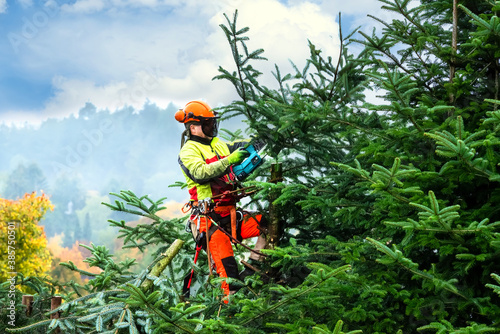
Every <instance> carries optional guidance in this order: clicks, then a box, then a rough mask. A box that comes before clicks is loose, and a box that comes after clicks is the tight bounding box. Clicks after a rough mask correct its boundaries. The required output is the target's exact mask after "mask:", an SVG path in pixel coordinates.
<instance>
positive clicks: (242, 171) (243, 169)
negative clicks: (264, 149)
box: [233, 145, 264, 181]
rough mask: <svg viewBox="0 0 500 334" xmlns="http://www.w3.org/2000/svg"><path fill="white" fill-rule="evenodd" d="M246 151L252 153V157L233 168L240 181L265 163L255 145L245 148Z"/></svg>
mask: <svg viewBox="0 0 500 334" xmlns="http://www.w3.org/2000/svg"><path fill="white" fill-rule="evenodd" d="M245 150H246V151H248V153H250V156H248V158H246V159H245V160H243V162H242V163H241V164H239V165H236V166H233V174H234V176H235V177H236V178H237V179H238V180H239V181H243V180H244V179H246V178H247V177H248V175H250V174H251V173H252V172H253V171H254V170H255V169H256V168H257V167H259V166H260V165H261V164H262V163H263V162H264V160H262V158H261V157H260V155H259V153H257V151H256V150H255V147H254V146H253V145H248V146H247V147H245Z"/></svg>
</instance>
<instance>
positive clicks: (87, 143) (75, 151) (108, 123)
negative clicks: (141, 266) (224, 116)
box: [0, 103, 187, 248]
mask: <svg viewBox="0 0 500 334" xmlns="http://www.w3.org/2000/svg"><path fill="white" fill-rule="evenodd" d="M177 109H178V107H177V106H174V105H172V104H170V105H169V106H168V107H167V108H165V109H161V108H159V107H158V106H156V105H154V104H146V105H144V107H143V108H142V109H141V110H134V109H133V108H124V109H120V110H116V111H114V112H110V111H109V110H96V107H95V106H94V105H93V104H91V103H87V104H86V105H85V106H84V107H83V108H81V109H80V110H79V112H78V113H77V114H76V115H71V116H69V117H67V118H64V119H48V120H46V121H44V122H43V123H42V124H41V125H40V126H37V127H34V126H28V125H27V126H24V127H11V126H7V125H1V126H0V161H1V162H2V163H1V164H0V197H2V198H7V199H16V198H19V197H21V196H23V194H24V193H26V192H32V191H37V192H39V193H40V192H41V191H43V192H44V193H45V194H47V195H48V196H49V197H50V199H51V201H52V203H53V204H54V206H55V209H54V211H53V212H49V213H47V215H46V218H45V219H44V220H43V221H42V225H44V226H45V231H46V234H47V237H48V238H50V237H53V236H55V235H56V234H57V235H58V234H61V233H64V236H63V240H64V246H66V247H69V246H71V245H72V244H73V243H74V242H75V241H76V240H80V241H85V240H86V241H92V242H94V243H96V244H105V245H107V246H110V247H111V248H113V247H112V245H111V244H109V243H110V242H112V239H113V238H110V237H111V235H113V234H115V233H117V231H116V230H113V229H112V228H110V227H109V226H108V223H107V220H108V219H115V220H121V219H123V220H126V221H127V220H128V219H129V217H126V216H123V215H122V216H119V215H117V214H116V213H113V212H111V211H110V210H109V209H108V208H106V207H105V206H103V205H102V204H101V202H110V201H114V198H113V197H112V196H109V193H110V192H119V191H120V190H132V191H133V192H135V193H136V194H138V195H146V194H147V195H149V196H150V197H151V198H152V199H159V198H161V197H167V200H166V202H167V203H168V202H171V201H174V202H176V203H183V202H185V201H186V199H187V193H186V191H185V190H183V189H180V188H178V187H174V188H172V187H170V188H169V185H171V184H173V183H175V182H177V181H184V180H183V176H182V174H181V172H180V169H179V167H178V164H177V155H178V151H179V146H180V135H181V132H182V130H183V127H182V125H181V124H179V123H177V122H175V121H174V118H173V115H174V113H175V111H176V110H177ZM179 205H180V204H179ZM167 206H168V205H167ZM132 218H133V217H130V219H132Z"/></svg>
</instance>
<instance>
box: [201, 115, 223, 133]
mask: <svg viewBox="0 0 500 334" xmlns="http://www.w3.org/2000/svg"><path fill="white" fill-rule="evenodd" d="M201 130H202V131H203V133H204V134H205V136H207V137H217V134H218V132H219V124H218V121H217V118H216V117H210V118H202V119H201Z"/></svg>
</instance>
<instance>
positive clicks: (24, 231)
mask: <svg viewBox="0 0 500 334" xmlns="http://www.w3.org/2000/svg"><path fill="white" fill-rule="evenodd" d="M47 210H53V205H52V204H51V203H50V200H49V199H48V198H47V196H45V194H42V195H41V196H37V195H36V192H33V193H31V194H25V195H24V197H23V198H21V199H18V200H8V199H3V198H0V240H1V242H0V245H3V246H2V249H1V251H0V281H2V282H3V281H4V280H5V278H7V275H8V273H9V272H18V273H22V274H23V275H24V276H43V275H44V274H46V273H47V272H48V271H49V270H50V266H51V261H52V257H51V254H50V252H49V250H48V249H47V238H46V236H45V233H44V231H43V227H42V226H39V225H38V224H39V222H40V220H41V219H42V218H43V216H44V215H45V213H46V212H47ZM9 227H10V230H11V232H10V234H9ZM12 231H15V232H12ZM9 238H10V239H9ZM8 241H10V244H9V242H8ZM13 241H15V242H13ZM8 246H10V248H9V247H8ZM9 261H14V263H15V270H12V268H11V265H12V264H13V263H12V262H9ZM9 278H10V276H9Z"/></svg>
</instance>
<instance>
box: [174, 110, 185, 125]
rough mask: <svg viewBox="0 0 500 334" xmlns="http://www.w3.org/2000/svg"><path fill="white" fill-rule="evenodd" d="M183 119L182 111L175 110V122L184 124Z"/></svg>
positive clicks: (183, 113)
mask: <svg viewBox="0 0 500 334" xmlns="http://www.w3.org/2000/svg"><path fill="white" fill-rule="evenodd" d="M185 119H186V113H185V112H184V110H182V109H179V110H177V112H176V113H175V120H176V121H178V122H181V123H184V120H185Z"/></svg>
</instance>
